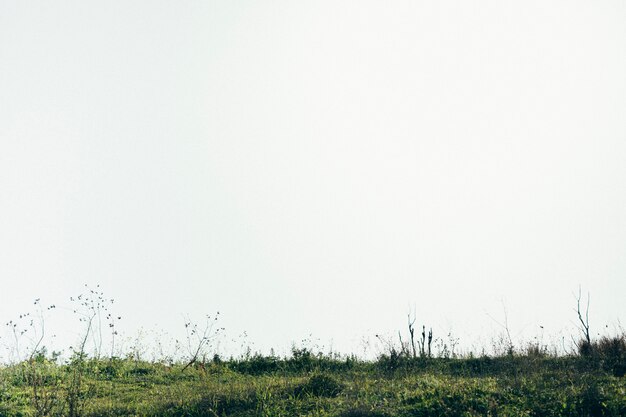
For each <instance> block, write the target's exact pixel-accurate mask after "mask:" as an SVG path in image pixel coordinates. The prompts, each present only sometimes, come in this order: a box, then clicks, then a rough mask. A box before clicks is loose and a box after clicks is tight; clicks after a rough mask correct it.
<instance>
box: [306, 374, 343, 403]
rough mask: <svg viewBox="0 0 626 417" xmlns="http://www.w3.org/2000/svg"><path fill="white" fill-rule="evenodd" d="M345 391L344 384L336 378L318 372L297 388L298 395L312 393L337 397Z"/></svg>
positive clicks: (313, 394)
mask: <svg viewBox="0 0 626 417" xmlns="http://www.w3.org/2000/svg"><path fill="white" fill-rule="evenodd" d="M341 391H343V385H342V384H341V383H340V382H339V381H337V380H336V379H335V378H333V377H331V376H328V375H323V374H317V375H313V376H312V377H310V378H309V380H308V381H307V382H305V383H304V384H302V385H299V386H297V387H296V389H295V392H294V393H295V394H296V395H302V394H305V395H312V396H315V397H328V398H332V397H336V396H338V395H339V394H340V393H341Z"/></svg>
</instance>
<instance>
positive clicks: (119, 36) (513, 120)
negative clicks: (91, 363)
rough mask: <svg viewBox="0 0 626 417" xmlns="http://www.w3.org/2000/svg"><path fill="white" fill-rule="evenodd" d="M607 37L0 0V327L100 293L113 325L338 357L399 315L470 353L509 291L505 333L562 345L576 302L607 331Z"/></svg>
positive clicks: (550, 10)
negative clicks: (311, 349)
mask: <svg viewBox="0 0 626 417" xmlns="http://www.w3.org/2000/svg"><path fill="white" fill-rule="evenodd" d="M624 22H626V3H624V2H623V1H586V2H582V1H552V2H546V1H516V2H507V1H501V0H497V1H455V2H446V1H436V2H435V1H403V2H400V1H396V2H388V1H386V2H382V1H363V0H359V1H315V2H304V1H302V2H294V1H254V2H252V1H237V2H235V1H154V0H150V1H148V0H145V1H139V0H135V1H112V0H107V1H55V2H49V1H9V0H0V280H1V284H2V289H1V290H0V320H1V321H2V323H4V322H6V321H7V320H9V319H11V318H13V317H14V316H15V315H16V314H18V313H19V312H21V311H24V310H28V309H29V308H30V305H31V304H32V300H33V299H34V298H36V297H42V298H43V299H44V300H45V301H46V302H54V303H56V304H57V305H63V304H64V303H65V304H67V299H68V298H69V296H70V295H75V294H77V293H78V292H80V291H81V288H82V285H83V284H84V283H87V284H89V285H95V284H96V283H100V284H101V286H102V288H103V289H104V291H105V292H106V294H107V295H109V296H111V297H114V298H116V299H117V301H118V305H117V307H116V308H117V310H118V311H119V312H120V313H121V314H122V315H123V316H124V320H123V327H124V329H125V330H126V332H127V333H128V334H132V333H133V332H134V331H135V329H137V328H139V327H140V326H144V327H145V328H150V329H151V328H160V329H163V330H166V331H168V332H172V333H173V334H176V333H177V332H179V331H180V329H181V328H182V318H181V314H184V313H188V314H190V315H191V316H192V317H201V315H202V314H204V313H214V312H215V311H216V310H219V311H220V312H221V313H222V318H223V319H222V325H224V326H225V327H226V330H227V333H228V335H229V337H230V338H231V339H236V337H237V335H238V334H240V333H241V332H243V331H244V330H245V331H247V334H248V335H249V340H248V342H254V346H253V347H254V348H258V349H268V348H269V347H275V348H277V349H278V350H279V351H280V350H288V349H289V346H290V344H291V342H292V341H295V342H298V341H300V340H301V339H302V338H305V337H309V335H310V334H312V338H314V339H319V340H320V343H322V344H324V345H325V346H329V345H330V344H331V343H332V345H333V346H334V347H335V348H337V349H339V350H341V351H343V352H349V351H353V352H358V351H359V349H361V348H362V346H361V345H362V343H361V339H362V338H363V337H370V336H373V335H374V334H375V333H382V334H384V333H385V332H387V333H389V334H390V333H392V332H395V331H396V330H398V329H400V328H402V329H403V328H404V326H405V320H406V317H405V316H406V313H407V312H408V311H409V309H410V308H411V306H414V307H415V310H416V312H417V316H418V320H417V323H420V324H421V323H425V324H431V325H433V327H434V330H435V336H442V335H444V333H447V332H448V331H449V330H450V329H451V330H453V331H454V332H455V333H456V334H458V335H459V336H460V337H461V340H462V342H465V343H474V341H475V340H476V339H477V338H478V339H480V338H484V339H480V340H489V337H491V336H492V335H493V334H494V332H497V331H498V328H497V325H496V324H495V323H494V321H493V320H492V319H491V318H489V316H488V315H491V316H492V317H494V318H496V319H498V320H501V319H502V302H503V301H504V304H505V305H506V306H507V309H508V315H509V321H510V325H511V328H512V330H513V333H514V334H516V335H518V334H519V333H523V334H524V335H526V337H531V336H533V335H536V334H537V332H538V326H539V325H540V324H541V325H544V326H545V328H546V331H547V332H548V333H550V334H555V335H556V334H559V332H563V331H565V332H566V334H567V335H568V338H569V334H570V333H571V330H570V329H571V328H572V327H573V324H572V323H573V320H574V319H575V313H574V312H573V311H572V307H574V305H575V299H574V297H573V295H572V293H573V292H575V291H577V289H578V286H579V285H581V286H582V288H583V290H588V291H589V292H590V293H591V319H592V323H591V325H592V330H594V329H595V330H596V331H600V330H602V329H601V328H602V327H603V326H604V325H606V324H608V325H609V326H615V325H617V323H618V320H620V319H621V320H622V321H623V320H624V319H625V317H626V303H624V298H625V297H624V295H625V294H626V163H625V161H626V76H625V74H626V24H624ZM66 327H67V325H66ZM477 335H478V336H477ZM519 337H522V336H521V335H520V336H519ZM0 341H1V340H0ZM331 341H332V342H331ZM478 343H481V342H478ZM485 343H487V342H485Z"/></svg>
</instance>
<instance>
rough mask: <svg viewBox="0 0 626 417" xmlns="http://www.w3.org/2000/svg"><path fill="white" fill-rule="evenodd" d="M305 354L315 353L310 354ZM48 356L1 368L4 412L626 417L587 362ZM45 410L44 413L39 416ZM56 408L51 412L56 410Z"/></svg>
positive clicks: (608, 381) (621, 401)
mask: <svg viewBox="0 0 626 417" xmlns="http://www.w3.org/2000/svg"><path fill="white" fill-rule="evenodd" d="M305 353H306V352H305ZM75 366H76V365H57V364H54V363H52V362H50V361H48V360H44V359H41V358H40V359H39V361H38V362H32V363H22V364H18V365H14V366H10V367H4V368H2V369H0V416H7V417H8V416H36V415H37V407H36V405H35V404H34V401H33V399H34V391H33V389H34V387H36V388H37V390H38V392H39V394H40V397H41V398H48V399H50V402H51V403H52V404H53V406H51V407H50V410H49V412H48V413H47V414H48V415H52V416H54V415H69V410H68V405H67V396H68V393H69V392H70V391H71V390H72V389H74V392H75V393H76V394H77V397H76V398H78V404H79V405H80V407H79V409H78V411H77V412H75V414H76V415H82V416H93V417H95V416H172V417H173V416H211V417H215V416H219V417H222V416H233V417H237V416H238V417H243V416H276V417H279V416H328V417H331V416H332V417H366V416H369V417H382V416H389V417H391V416H400V417H421V416H424V417H425V416H626V377H624V376H615V375H614V373H613V372H611V370H610V369H607V368H606V367H604V366H603V363H602V361H598V360H596V359H595V358H583V357H545V356H544V357H542V356H540V357H536V356H506V357H497V358H489V357H484V358H465V359H419V358H417V359H411V358H406V357H398V356H393V355H392V356H383V357H381V358H379V360H377V361H375V362H366V361H360V360H357V359H354V358H348V359H342V360H339V359H331V358H326V357H318V356H315V355H310V354H304V355H297V357H292V358H288V359H281V358H275V357H262V356H253V357H251V358H248V359H245V360H243V359H242V360H230V361H215V362H210V363H205V364H201V365H197V366H191V367H189V368H187V369H186V370H185V371H184V372H183V371H182V368H183V366H182V365H174V366H166V365H163V364H157V363H149V362H140V361H135V360H130V359H129V360H120V359H115V360H110V359H104V360H100V361H96V360H87V361H85V362H84V364H82V366H83V367H82V368H81V369H82V372H83V374H82V375H83V379H82V380H81V383H80V387H78V389H76V387H74V388H72V387H70V377H71V376H72V375H75V372H76V368H75ZM40 410H41V409H40ZM46 411H47V410H46Z"/></svg>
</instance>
